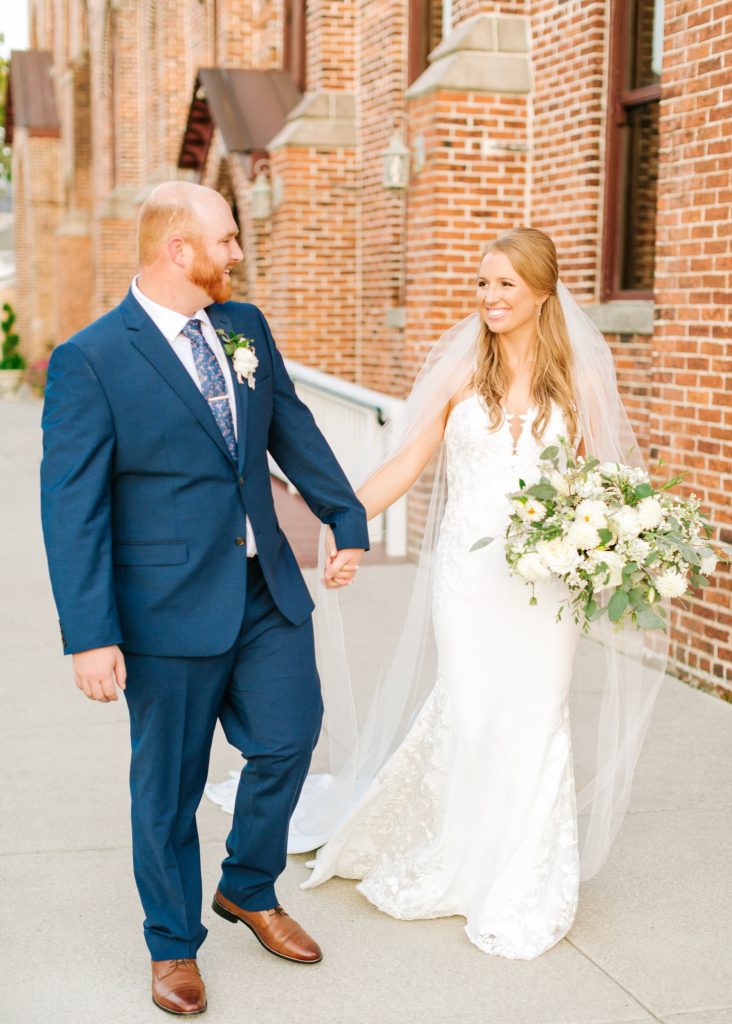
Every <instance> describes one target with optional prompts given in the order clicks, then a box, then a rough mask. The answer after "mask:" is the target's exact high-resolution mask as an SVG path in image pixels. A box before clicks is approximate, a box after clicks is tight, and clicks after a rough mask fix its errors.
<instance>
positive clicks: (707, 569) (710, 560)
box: [701, 553, 717, 576]
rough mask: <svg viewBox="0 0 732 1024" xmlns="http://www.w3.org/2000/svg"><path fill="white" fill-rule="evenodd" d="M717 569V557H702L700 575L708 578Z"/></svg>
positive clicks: (709, 555)
mask: <svg viewBox="0 0 732 1024" xmlns="http://www.w3.org/2000/svg"><path fill="white" fill-rule="evenodd" d="M716 568H717V556H716V555H715V554H712V553H710V554H708V555H702V559H701V571H702V575H704V576H709V575H711V573H713V572H714V570H715V569H716Z"/></svg>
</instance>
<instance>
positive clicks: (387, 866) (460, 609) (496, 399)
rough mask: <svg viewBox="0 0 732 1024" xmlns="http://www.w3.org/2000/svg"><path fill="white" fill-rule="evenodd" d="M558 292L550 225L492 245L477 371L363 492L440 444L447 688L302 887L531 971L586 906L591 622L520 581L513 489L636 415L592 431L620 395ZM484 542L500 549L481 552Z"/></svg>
mask: <svg viewBox="0 0 732 1024" xmlns="http://www.w3.org/2000/svg"><path fill="white" fill-rule="evenodd" d="M557 286H558V268H557V257H556V252H555V248H554V244H553V242H552V241H551V239H550V238H549V237H548V236H547V235H545V234H544V233H543V232H540V231H537V230H534V229H530V228H518V229H515V230H513V231H511V232H509V233H508V234H506V235H504V236H503V237H501V238H499V239H498V240H497V241H496V242H494V243H493V244H492V245H491V246H490V247H489V248H488V250H487V252H486V253H485V255H484V256H483V259H482V261H481V264H480V269H479V274H478V279H477V285H476V300H477V308H478V315H479V317H480V326H479V330H478V331H477V332H476V330H475V327H474V326H473V328H472V330H473V336H475V335H476V333H477V342H476V341H475V340H473V342H472V345H471V346H470V348H471V350H472V352H471V363H470V373H469V376H468V379H467V380H465V381H463V382H462V383H461V385H460V386H459V387H458V388H457V389H456V390H455V391H454V392H453V393H452V394H451V395H450V397H449V399H448V401H447V402H446V403H445V404H444V406H443V407H442V408H440V409H439V411H437V414H436V415H435V416H434V417H433V419H432V422H431V423H429V425H428V426H427V427H426V429H423V430H421V432H420V433H419V434H418V436H416V438H415V439H414V440H411V441H409V440H408V441H407V443H405V444H402V447H401V449H400V450H399V451H398V452H397V454H396V455H395V456H394V457H392V458H390V459H389V460H388V461H387V462H386V463H385V464H384V465H383V466H382V467H381V469H379V470H378V471H377V472H376V473H375V474H374V475H373V476H372V477H371V478H370V479H369V480H368V481H367V482H366V484H365V485H364V486H363V487H362V489H361V490H360V492H359V498H360V499H361V501H362V502H363V504H364V506H365V508H366V511H367V515H368V517H369V519H371V518H372V517H374V516H376V515H378V514H380V513H381V512H383V511H384V509H386V508H387V507H388V506H389V505H391V504H392V503H393V502H394V501H396V500H397V499H398V498H400V497H401V496H402V495H403V494H404V493H405V492H406V491H407V490H408V489H409V488H410V487H411V486H412V485H413V484H414V483H415V481H416V480H417V478H418V477H419V476H420V474H421V473H422V472H423V470H424V469H425V467H426V466H427V464H428V463H429V462H430V460H431V459H432V457H433V455H434V453H435V451H436V450H437V449H438V447H439V446H440V445H441V444H442V443H443V442H444V448H445V453H446V478H447V479H446V485H447V501H446V504H445V507H444V514H443V516H442V520H441V524H440V526H439V536H438V540H437V544H436V549H435V552H434V561H433V567H432V587H431V604H432V625H433V630H434V637H435V642H436V651H437V678H436V681H435V683H434V688H433V689H432V691H431V693H430V694H429V696H428V697H427V699H426V700H425V702H424V704H423V705H422V707H421V710H420V711H419V714H418V715H417V717H416V719H415V720H414V721H413V724H412V725H411V727H410V728H409V731H408V732H407V734H406V736H405V738H404V739H403V741H402V742H401V744H400V745H399V746H398V747H397V749H396V750H394V751H393V753H392V754H391V756H390V757H389V759H388V760H387V761H386V763H385V764H384V766H383V767H382V768H381V769H380V770H379V771H378V773H377V774H376V777H375V778H374V779H373V781H372V782H371V784H370V785H369V787H368V788H367V789H366V791H365V792H364V793H363V794H362V795H361V796H360V798H359V799H358V800H357V801H356V803H355V806H352V807H351V808H350V809H348V810H346V812H345V813H344V815H343V818H342V820H341V821H340V823H339V824H338V825H337V827H336V828H335V831H334V832H333V834H332V836H331V838H330V839H329V840H328V842H326V843H325V845H324V846H323V847H322V848H321V849H320V850H319V851H318V854H317V858H316V861H315V864H314V867H313V872H312V876H311V878H310V879H309V880H308V881H307V882H306V883H304V886H303V888H312V887H314V886H317V885H320V884H321V883H322V882H324V881H325V880H326V879H328V878H330V877H331V876H333V875H340V876H342V877H345V878H357V879H360V882H359V885H358V889H359V891H360V892H362V893H363V894H364V896H366V897H367V899H369V900H370V901H371V902H372V903H373V904H374V905H375V906H376V907H378V908H379V909H380V910H383V911H385V912H386V913H388V914H391V915H392V916H393V917H396V918H403V919H414V918H434V917H444V916H449V915H461V916H463V917H464V918H466V921H467V924H466V932H467V935H468V937H469V938H470V940H471V941H472V942H473V943H475V945H476V946H478V947H479V948H480V949H482V950H484V951H485V952H487V953H493V954H498V955H501V956H504V957H510V958H520V959H532V958H533V957H536V956H538V955H539V954H541V953H543V952H544V951H545V950H547V949H549V948H550V947H551V946H553V945H554V944H555V943H557V942H558V941H559V940H560V939H561V938H562V937H563V936H564V935H566V934H567V932H568V931H569V929H570V927H571V925H572V922H573V919H574V916H575V912H576V910H577V899H578V887H579V880H580V857H579V846H578V827H577V807H576V799H575V783H574V772H573V760H572V741H571V736H570V723H569V706H568V694H569V687H570V679H571V676H572V667H573V662H574V657H575V651H576V647H577V642H578V632H579V630H578V627H577V626H575V624H574V622H573V620H572V617H571V615H569V614H566V613H565V614H564V615H563V616H562V618H561V620H560V621H559V622H557V621H556V619H557V611H558V609H559V606H560V602H561V601H562V600H563V598H565V597H566V592H565V591H564V589H563V585H562V584H560V583H559V581H556V580H554V581H547V582H543V583H537V585H536V593H537V597H538V603H537V605H535V606H530V605H529V592H528V589H527V588H526V586H525V585H524V584H523V583H522V582H521V581H520V580H518V579H516V578H514V577H512V576H510V575H509V572H508V568H507V565H506V560H505V556H504V552H503V544H502V541H501V537H502V535H503V534H504V532H505V528H506V526H507V523H508V516H509V514H510V512H511V504H510V501H509V499H508V497H507V495H508V494H509V493H511V492H513V491H515V490H516V489H517V488H518V481H519V479H523V480H524V481H525V482H526V484H527V485H529V484H530V483H532V482H535V481H536V480H537V479H538V476H539V470H538V462H539V457H540V455H541V452H542V451H543V450H544V449H545V448H546V447H547V446H548V445H550V444H554V443H556V442H557V441H558V440H559V438H561V437H564V438H567V439H568V440H570V443H573V444H574V445H575V447H576V449H577V451H578V452H579V453H580V454H584V452H585V447H587V448H588V450H589V444H588V441H589V438H590V437H592V440H593V442H594V445H597V444H598V443H600V442H601V440H602V438H601V436H600V435H601V434H602V432H603V430H607V429H608V428H609V429H613V430H615V432H616V434H617V436H616V438H615V439H614V442H615V443H614V444H613V445H611V446H610V448H611V450H610V451H605V452H603V453H602V456H603V457H606V458H609V457H613V458H617V459H618V460H621V459H623V458H627V449H625V451H622V447H623V445H624V443H625V442H627V441H629V440H630V438H629V436H628V435H629V427H628V425H627V420H625V419H624V417H623V423H622V424H621V423H620V418H618V417H616V420H617V422H616V423H615V425H614V426H610V425H609V424H607V423H606V424H604V426H602V425H600V424H597V423H596V424H592V422H591V420H592V419H602V418H603V417H604V416H607V415H611V414H613V413H614V412H615V413H616V412H617V408H615V409H614V408H613V405H615V406H617V405H618V404H619V399H617V391H616V388H615V383H614V379H612V381H611V382H609V381H608V382H603V386H605V387H606V389H607V390H611V391H612V395H611V396H610V399H609V400H608V401H607V402H606V403H605V404H606V407H605V408H603V407H602V406H601V405H600V401H599V398H600V395H599V392H600V390H601V388H600V384H599V369H598V368H597V367H595V368H594V369H591V368H590V367H589V366H587V365H586V364H585V363H583V362H582V360H581V359H579V358H576V357H575V353H574V352H573V346H572V343H571V341H570V338H569V336H568V329H567V324H566V321H565V317H564V313H563V310H562V304H561V303H560V299H559V297H558V294H557ZM560 287H561V286H560ZM569 301H570V302H572V301H573V300H571V299H569ZM575 310H576V312H577V313H579V309H578V308H577V307H576V306H575ZM453 340H454V339H453ZM596 340H597V339H596V338H595V341H596ZM459 344H460V342H459V340H458V345H459ZM602 344H603V346H604V347H605V348H606V346H605V343H604V340H603V341H602ZM449 347H450V344H449V342H448V345H447V346H446V348H448V349H449ZM456 355H457V353H456ZM586 357H587V353H584V358H585V360H586ZM608 357H609V353H608ZM445 358H447V359H449V358H450V355H449V354H447V355H446V357H445ZM432 361H433V363H434V362H439V361H440V360H439V357H437V359H435V354H433V360H432ZM580 369H584V370H585V372H586V373H591V374H593V375H594V376H595V377H596V378H597V382H596V383H595V385H594V386H593V387H592V395H591V396H588V395H587V391H588V387H589V384H588V381H587V380H584V381H583V386H578V380H577V373H578V370H580ZM456 371H457V367H455V368H454V370H448V369H442V370H438V369H437V367H436V366H433V367H432V368H431V370H430V371H428V373H427V376H430V375H432V376H435V375H439V377H441V378H444V379H445V383H448V382H449V380H450V378H451V377H454V375H455V372H456ZM610 383H611V387H609V385H610ZM421 386H422V388H423V389H424V388H425V387H429V385H428V384H427V382H426V381H425V380H422V382H421ZM432 390H433V391H434V390H435V389H434V388H433V389H432ZM613 398H614V399H615V402H614V403H613V402H612V399H613ZM430 401H432V402H434V396H433V397H432V398H431V399H430ZM588 406H590V407H591V406H595V408H588ZM427 415H429V414H427ZM416 418H418V417H416ZM424 418H425V419H426V418H427V416H426V415H425V417H424ZM611 418H613V417H612V415H611ZM413 433H416V431H413ZM621 435H625V436H621ZM608 443H609V439H608V441H605V447H606V448H607V446H608ZM628 447H630V445H628ZM593 448H594V446H593ZM595 451H596V449H595V450H593V454H594V453H595ZM486 535H488V536H491V537H494V538H496V540H494V541H493V543H491V544H490V545H488V546H486V547H484V548H482V549H480V550H476V551H471V548H472V546H473V544H474V543H475V542H476V541H477V540H478V539H480V538H482V537H485V536H486ZM629 639H630V640H631V641H632V639H633V638H629ZM627 653H628V652H626V654H627ZM631 660H632V659H631ZM298 827H302V814H300V815H299V816H298Z"/></svg>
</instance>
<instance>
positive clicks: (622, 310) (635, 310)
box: [584, 300, 655, 334]
mask: <svg viewBox="0 0 732 1024" xmlns="http://www.w3.org/2000/svg"><path fill="white" fill-rule="evenodd" d="M654 309H655V306H654V304H653V303H652V302H645V301H640V302H628V301H620V300H618V301H617V302H601V303H599V304H598V305H596V306H585V307H584V311H585V313H587V315H588V316H589V318H590V320H592V322H593V323H595V324H596V325H597V326H598V327H599V328H600V330H601V331H602V333H603V334H653V312H654Z"/></svg>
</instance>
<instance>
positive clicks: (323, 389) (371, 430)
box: [270, 359, 407, 556]
mask: <svg viewBox="0 0 732 1024" xmlns="http://www.w3.org/2000/svg"><path fill="white" fill-rule="evenodd" d="M285 366H286V367H287V372H288V373H289V375H290V377H291V378H292V380H293V382H294V384H295V390H296V391H297V394H298V396H299V397H300V398H301V399H302V401H303V402H304V403H305V404H306V405H307V406H308V408H309V409H310V411H311V412H312V414H313V416H314V417H315V422H316V423H317V424H318V427H319V428H320V429H321V431H322V432H323V435H324V436H325V439H326V440H327V442H328V444H329V445H330V446H331V448H332V449H333V452H334V453H335V456H336V458H337V459H338V461H339V462H340V464H341V466H342V467H343V470H344V472H345V474H346V476H347V477H348V479H349V480H350V482H351V484H352V485H353V486H354V487H357V486H358V485H359V484H360V483H362V481H363V476H364V474H365V473H367V472H368V470H369V469H370V467H372V466H374V465H376V464H377V462H378V461H379V459H380V458H381V457H383V455H384V454H385V450H384V449H385V444H386V440H387V434H388V432H389V429H390V428H389V427H387V430H386V431H384V430H382V429H381V427H382V425H383V424H384V423H385V422H386V421H387V420H388V421H389V422H390V424H392V426H394V425H397V424H398V422H399V414H400V411H401V408H402V405H403V404H404V403H403V402H402V401H401V399H398V398H392V397H391V396H390V395H384V394H382V393H381V392H379V391H372V390H370V389H369V388H363V387H361V386H360V385H358V384H351V383H350V382H349V381H345V380H341V378H340V377H335V376H332V375H331V374H328V373H323V372H322V371H320V370H314V369H313V368H312V367H310V366H303V365H302V363H297V362H294V360H292V359H286V360H285ZM270 470H271V472H272V475H273V476H276V477H277V478H278V479H279V480H284V481H285V482H286V483H287V485H288V486H289V487H290V488H291V489H292V490H293V491H294V489H295V488H294V487H293V486H292V484H291V483H290V481H289V480H288V479H287V477H286V476H285V474H284V473H283V472H282V470H281V469H280V467H279V466H278V465H277V463H276V462H275V461H274V459H272V458H271V457H270ZM369 538H370V540H371V542H372V543H379V542H380V541H384V542H385V544H386V551H387V554H389V555H398V556H400V555H405V554H406V551H407V511H406V499H405V498H402V499H401V500H400V501H398V502H396V503H395V504H394V505H392V507H391V508H389V509H387V511H386V512H385V513H384V515H381V516H377V517H376V518H375V519H373V520H372V521H371V522H370V523H369Z"/></svg>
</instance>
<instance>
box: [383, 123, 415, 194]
mask: <svg viewBox="0 0 732 1024" xmlns="http://www.w3.org/2000/svg"><path fill="white" fill-rule="evenodd" d="M408 184H409V150H408V149H407V147H406V146H405V145H404V140H403V139H402V135H401V132H398V131H396V132H394V134H393V135H392V137H391V139H390V141H389V145H388V147H387V148H386V150H385V152H384V188H388V189H404V188H406V187H407V185H408Z"/></svg>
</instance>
